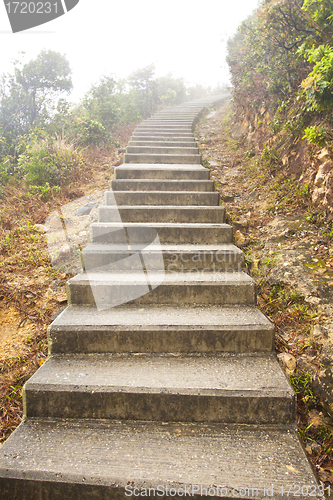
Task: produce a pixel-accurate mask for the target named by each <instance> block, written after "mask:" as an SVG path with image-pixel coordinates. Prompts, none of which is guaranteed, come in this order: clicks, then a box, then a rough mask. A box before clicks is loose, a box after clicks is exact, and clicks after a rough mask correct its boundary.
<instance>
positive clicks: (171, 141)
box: [129, 136, 197, 147]
mask: <svg viewBox="0 0 333 500" xmlns="http://www.w3.org/2000/svg"><path fill="white" fill-rule="evenodd" d="M132 144H133V145H138V146H140V145H143V144H147V145H148V146H149V145H156V146H159V145H160V146H164V145H166V146H172V145H174V146H179V145H188V146H190V147H192V146H196V144H197V143H196V140H195V139H194V137H193V136H192V137H185V138H183V137H155V136H139V138H138V137H136V138H135V137H134V138H133V136H132V138H131V139H130V142H129V145H132Z"/></svg>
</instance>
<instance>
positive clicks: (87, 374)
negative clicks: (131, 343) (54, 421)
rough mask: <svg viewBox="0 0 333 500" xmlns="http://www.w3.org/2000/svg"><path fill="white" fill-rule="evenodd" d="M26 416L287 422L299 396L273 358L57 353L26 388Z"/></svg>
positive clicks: (176, 420) (290, 418)
mask: <svg viewBox="0 0 333 500" xmlns="http://www.w3.org/2000/svg"><path fill="white" fill-rule="evenodd" d="M23 403H24V414H25V415H26V416H28V417H56V418H101V419H103V418H111V419H115V420H117V419H125V420H156V421H160V420H163V421H173V422H223V423H239V424H240V423H248V424H281V423H282V424H289V423H292V422H293V421H294V419H295V394H294V391H293V390H292V388H291V386H290V384H289V382H288V380H287V378H286V376H285V374H284V373H283V371H282V369H281V367H280V366H279V364H278V362H277V360H276V357H275V356H274V355H252V356H249V355H239V354H237V355H231V354H228V355H221V356H216V355H213V356H203V355H198V356H195V355H194V356H193V355H192V356H184V355H183V356H174V355H171V354H170V355H161V356H157V355H133V354H124V355H119V354H105V355H103V354H93V355H59V356H52V357H51V358H49V359H48V360H47V361H46V363H44V364H43V365H42V367H41V368H40V369H39V370H38V371H37V372H36V373H35V374H34V375H33V376H32V377H31V378H30V380H29V381H28V382H27V383H26V384H25V386H24V390H23Z"/></svg>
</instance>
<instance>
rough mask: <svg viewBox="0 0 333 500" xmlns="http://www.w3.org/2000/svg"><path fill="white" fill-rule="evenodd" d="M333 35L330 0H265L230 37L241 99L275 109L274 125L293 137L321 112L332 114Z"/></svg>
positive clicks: (236, 88) (246, 103)
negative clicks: (330, 112)
mask: <svg viewBox="0 0 333 500" xmlns="http://www.w3.org/2000/svg"><path fill="white" fill-rule="evenodd" d="M332 41H333V6H332V1H331V0H262V2H261V5H260V7H259V8H258V9H257V11H255V12H254V14H253V15H252V16H250V18H248V19H247V20H246V21H245V22H243V23H242V25H241V26H240V28H239V30H238V32H237V33H236V35H235V36H234V37H233V38H232V39H230V40H229V43H228V58H227V60H228V63H229V66H230V70H231V74H232V83H233V86H234V90H233V93H234V98H235V102H236V105H238V106H240V107H244V106H245V107H248V108H250V109H251V108H255V109H260V108H261V106H262V105H263V104H265V107H266V109H267V108H268V109H271V110H275V118H274V119H273V120H272V124H271V128H272V131H273V132H279V131H280V130H281V129H282V128H284V129H285V130H286V131H287V132H288V134H289V136H290V138H291V139H294V138H295V137H296V136H298V135H300V134H302V133H304V130H305V129H306V127H307V125H308V124H309V123H310V122H311V119H312V118H313V116H315V115H316V114H318V113H323V115H325V114H326V116H328V117H329V110H330V109H331V108H332V107H333V46H332ZM323 118H324V117H323ZM305 134H306V136H307V137H310V136H311V131H309V130H308V131H307V132H305ZM322 137H326V135H325V134H324V133H323V134H322Z"/></svg>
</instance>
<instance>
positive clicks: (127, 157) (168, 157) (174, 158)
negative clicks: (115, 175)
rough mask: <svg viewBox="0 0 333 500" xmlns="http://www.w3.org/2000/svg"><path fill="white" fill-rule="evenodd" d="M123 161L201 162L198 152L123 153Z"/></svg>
mask: <svg viewBox="0 0 333 500" xmlns="http://www.w3.org/2000/svg"><path fill="white" fill-rule="evenodd" d="M124 163H171V164H175V163H176V164H179V163H181V164H197V165H199V164H200V163H201V155H199V154H180V153H179V154H171V153H170V154H167V153H161V154H158V153H151V154H149V153H142V154H140V153H125V154H124Z"/></svg>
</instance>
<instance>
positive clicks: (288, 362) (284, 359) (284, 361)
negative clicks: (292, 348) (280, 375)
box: [277, 352, 297, 377]
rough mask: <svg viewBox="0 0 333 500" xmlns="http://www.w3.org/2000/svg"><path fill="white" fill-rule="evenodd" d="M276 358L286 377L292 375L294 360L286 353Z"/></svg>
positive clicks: (294, 366)
mask: <svg viewBox="0 0 333 500" xmlns="http://www.w3.org/2000/svg"><path fill="white" fill-rule="evenodd" d="M277 357H278V360H279V361H280V364H281V366H282V368H283V369H284V370H285V372H286V375H287V377H289V376H290V375H292V374H293V373H294V372H295V370H296V365H297V363H296V358H295V357H294V356H293V355H292V354H289V353H288V352H282V353H281V354H278V356H277Z"/></svg>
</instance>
